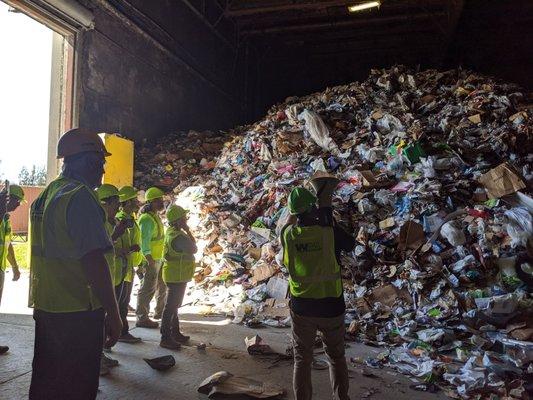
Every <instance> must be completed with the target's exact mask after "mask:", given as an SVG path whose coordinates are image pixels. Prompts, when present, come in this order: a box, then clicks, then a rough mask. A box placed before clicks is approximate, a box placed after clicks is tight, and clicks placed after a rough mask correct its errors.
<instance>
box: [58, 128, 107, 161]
mask: <svg viewBox="0 0 533 400" xmlns="http://www.w3.org/2000/svg"><path fill="white" fill-rule="evenodd" d="M86 151H96V152H98V153H102V154H103V155H104V157H108V156H110V155H111V153H109V152H108V151H107V150H106V148H105V146H104V142H103V141H102V139H101V138H100V136H98V133H96V132H94V131H90V130H88V129H83V128H75V129H71V130H69V131H68V132H66V133H65V134H64V135H63V136H61V137H60V138H59V142H58V143H57V158H65V157H68V156H73V155H75V154H79V153H84V152H86Z"/></svg>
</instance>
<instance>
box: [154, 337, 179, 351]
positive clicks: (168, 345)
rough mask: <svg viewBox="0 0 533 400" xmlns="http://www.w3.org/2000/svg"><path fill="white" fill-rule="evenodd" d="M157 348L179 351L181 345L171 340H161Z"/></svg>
mask: <svg viewBox="0 0 533 400" xmlns="http://www.w3.org/2000/svg"><path fill="white" fill-rule="evenodd" d="M159 346H161V347H164V348H165V349H170V350H179V349H180V348H181V344H179V343H178V342H176V341H175V340H174V339H173V338H167V339H161V343H159Z"/></svg>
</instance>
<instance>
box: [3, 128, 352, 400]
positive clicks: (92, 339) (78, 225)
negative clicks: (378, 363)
mask: <svg viewBox="0 0 533 400" xmlns="http://www.w3.org/2000/svg"><path fill="white" fill-rule="evenodd" d="M109 155H110V154H109V153H108V152H107V150H106V148H105V146H104V144H103V142H102V140H101V139H100V137H99V136H98V135H97V134H96V133H95V132H92V131H88V130H84V129H79V128H78V129H73V130H70V131H68V132H67V133H65V134H64V135H63V136H62V137H61V138H60V140H59V143H58V158H61V159H63V169H62V173H61V175H60V176H59V177H58V178H57V179H56V180H54V181H53V182H51V183H50V184H49V185H48V186H47V187H46V189H45V190H44V191H43V192H42V193H41V195H40V196H39V197H38V198H37V199H36V200H35V201H34V202H33V204H32V205H31V209H30V232H29V242H30V244H31V248H30V252H31V255H30V257H29V258H30V305H31V306H33V308H34V320H35V349H34V359H33V372H32V379H31V385H30V399H94V398H95V397H96V394H97V390H98V381H99V375H100V374H105V373H107V372H108V369H109V367H112V366H114V365H117V364H118V362H117V361H116V360H113V359H111V358H109V357H108V356H106V355H105V354H104V352H105V351H109V350H110V349H111V348H112V347H113V345H114V344H115V343H116V342H117V341H121V342H124V343H137V342H139V341H141V339H140V338H138V337H135V336H133V335H132V334H131V333H130V332H129V327H128V321H127V314H128V306H129V303H130V297H131V291H132V282H133V278H134V273H135V271H134V269H135V268H138V269H139V270H138V271H137V272H138V274H142V279H141V286H140V289H139V292H138V304H137V309H136V316H137V320H136V326H138V327H144V328H158V326H159V324H158V323H157V322H156V321H154V320H153V319H150V318H149V311H150V301H151V300H152V298H153V297H154V295H155V297H156V303H157V305H156V308H155V312H154V315H153V317H154V319H158V318H162V321H161V327H160V330H161V342H160V345H161V346H162V347H165V348H168V349H179V348H180V345H181V344H182V343H184V342H187V340H189V337H188V336H185V335H184V334H183V333H182V332H181V330H180V325H179V318H178V308H179V307H180V306H181V304H182V301H183V298H184V295H185V290H186V286H187V282H189V281H190V280H191V279H192V277H193V274H194V270H195V260H194V254H195V253H196V251H197V248H196V243H195V239H194V237H193V235H192V234H191V231H190V229H189V227H188V226H187V210H185V209H183V208H182V207H180V206H177V205H175V204H171V205H170V206H169V207H168V208H167V209H166V220H167V224H168V227H167V228H165V226H164V224H163V221H162V219H161V215H160V214H161V213H162V212H163V210H164V209H165V204H164V201H163V197H164V193H163V192H162V191H161V190H160V189H158V188H150V189H148V190H147V191H146V192H145V201H146V204H145V205H144V206H142V207H140V203H139V201H138V199H137V195H138V193H137V191H136V190H135V189H134V188H133V187H131V186H126V187H123V188H121V189H120V190H119V189H118V188H116V187H115V186H113V185H109V184H104V185H102V184H101V182H102V177H103V173H104V166H105V159H106V157H107V156H109ZM323 182H325V184H324V185H323V186H322V187H320V188H318V189H317V190H316V192H317V194H316V195H315V194H313V193H312V192H311V191H309V190H307V189H305V188H303V187H297V188H294V189H293V190H292V192H291V193H290V195H289V199H288V205H287V208H288V210H289V213H290V215H291V218H290V219H289V221H288V222H287V224H286V225H285V226H284V228H283V229H282V231H281V234H280V242H281V245H282V253H283V254H282V255H283V264H284V265H285V266H286V268H287V269H288V271H289V290H290V296H291V301H290V309H291V317H292V335H293V342H294V359H295V365H294V375H293V386H294V393H295V398H296V399H297V400H310V399H311V398H312V380H311V366H312V361H313V348H314V346H315V341H316V335H317V332H319V333H320V335H321V339H322V342H323V344H324V348H325V352H326V354H327V355H328V357H329V359H330V378H331V384H332V389H333V393H332V395H333V397H334V398H337V399H340V400H347V399H348V398H349V397H348V369H347V364H346V359H345V350H344V331H345V325H344V313H345V303H344V295H343V286H342V278H341V272H340V270H341V267H340V253H341V251H351V250H353V248H354V246H355V240H354V238H353V237H352V236H350V235H349V234H347V233H346V232H345V231H344V230H343V229H341V228H340V227H338V226H337V224H336V223H335V220H334V218H333V211H332V207H331V194H332V188H333V189H334V186H336V183H335V184H334V185H333V186H331V185H329V188H328V184H327V182H328V181H327V180H324V181H323ZM17 190H18V189H16V188H11V190H10V192H11V196H10V199H11V198H13V199H14V200H8V202H7V204H8V206H7V211H9V210H12V209H13V207H15V204H16V203H17V201H20V200H21V199H23V195H22V197H20V196H18V195H17V193H20V192H18V191H17ZM0 203H1V198H0ZM0 212H2V209H1V204H0ZM2 215H3V213H2ZM2 223H3V225H2V227H3V228H2V229H4V232H5V231H6V229H7V228H5V227H4V226H7V219H6V218H5V217H3V218H2ZM3 240H4V242H3V243H5V238H4V239H3ZM6 249H7V250H6ZM1 251H2V253H1V254H4V253H6V252H7V254H8V259H9V260H13V257H11V256H9V254H12V250H9V246H7V247H6V246H3V248H2V250H1ZM13 262H15V261H13ZM13 262H12V265H13V268H14V270H15V269H16V270H17V271H18V268H15V266H16V262H15V264H13ZM4 264H5V261H4V262H3V264H2V267H3V269H4ZM3 269H2V271H3ZM18 275H19V274H18V273H17V276H16V277H17V278H18ZM2 278H3V272H2Z"/></svg>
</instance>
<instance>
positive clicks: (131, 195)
mask: <svg viewBox="0 0 533 400" xmlns="http://www.w3.org/2000/svg"><path fill="white" fill-rule="evenodd" d="M118 195H119V197H120V202H121V203H124V202H126V201H128V200H131V199H135V198H137V190H136V189H135V188H134V187H133V186H123V187H122V188H120V190H119V192H118Z"/></svg>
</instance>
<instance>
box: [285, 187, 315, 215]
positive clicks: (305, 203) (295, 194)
mask: <svg viewBox="0 0 533 400" xmlns="http://www.w3.org/2000/svg"><path fill="white" fill-rule="evenodd" d="M316 200H317V199H316V197H315V195H314V194H313V193H311V192H310V191H309V190H307V189H306V188H303V187H296V188H294V189H292V191H291V194H290V195H289V201H288V207H289V213H290V214H291V215H297V214H302V213H304V212H307V211H309V210H311V208H312V207H313V206H314V205H315V203H316Z"/></svg>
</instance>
